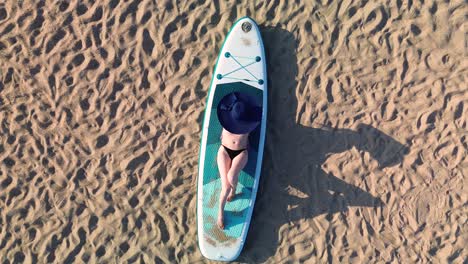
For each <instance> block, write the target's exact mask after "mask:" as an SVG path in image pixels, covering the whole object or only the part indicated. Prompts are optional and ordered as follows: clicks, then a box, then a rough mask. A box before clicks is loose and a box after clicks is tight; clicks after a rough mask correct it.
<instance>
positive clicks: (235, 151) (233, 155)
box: [222, 145, 246, 160]
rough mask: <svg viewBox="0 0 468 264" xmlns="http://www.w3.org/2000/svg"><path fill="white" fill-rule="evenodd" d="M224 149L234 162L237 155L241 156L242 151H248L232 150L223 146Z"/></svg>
mask: <svg viewBox="0 0 468 264" xmlns="http://www.w3.org/2000/svg"><path fill="white" fill-rule="evenodd" d="M222 146H223V147H224V149H225V150H226V152H227V154H228V155H229V157H230V158H231V160H233V159H234V158H235V157H236V156H237V155H239V154H241V153H242V151H244V150H246V149H239V150H232V149H230V148H228V147H226V146H224V145H222Z"/></svg>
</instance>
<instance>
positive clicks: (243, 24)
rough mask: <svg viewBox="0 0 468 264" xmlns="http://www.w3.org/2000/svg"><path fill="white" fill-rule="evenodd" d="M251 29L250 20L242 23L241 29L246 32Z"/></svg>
mask: <svg viewBox="0 0 468 264" xmlns="http://www.w3.org/2000/svg"><path fill="white" fill-rule="evenodd" d="M251 29H252V24H250V22H244V23H242V30H243V31H244V32H245V33H247V32H249V31H250V30H251Z"/></svg>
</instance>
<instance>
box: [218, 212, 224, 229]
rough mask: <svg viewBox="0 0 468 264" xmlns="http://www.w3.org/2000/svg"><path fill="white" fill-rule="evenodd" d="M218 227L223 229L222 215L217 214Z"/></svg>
mask: <svg viewBox="0 0 468 264" xmlns="http://www.w3.org/2000/svg"><path fill="white" fill-rule="evenodd" d="M217 224H218V227H219V228H221V229H224V216H223V214H222V213H220V214H218V222H217Z"/></svg>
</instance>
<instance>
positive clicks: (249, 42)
mask: <svg viewBox="0 0 468 264" xmlns="http://www.w3.org/2000/svg"><path fill="white" fill-rule="evenodd" d="M266 77H267V76H266V62H265V51H264V48H263V42H262V37H261V35H260V31H259V29H258V26H257V24H256V23H255V21H253V20H252V19H251V18H249V17H243V18H241V19H239V20H237V21H236V22H235V23H234V25H233V26H232V28H231V30H230V31H229V33H228V35H227V37H226V39H225V41H224V44H223V46H222V48H221V51H220V52H219V55H218V60H217V63H216V66H215V69H214V74H213V78H212V80H211V85H210V89H209V92H208V98H207V103H206V109H205V118H204V121H203V127H202V136H201V142H200V154H199V170H198V190H197V225H198V244H199V248H200V251H201V253H202V254H203V256H205V257H206V258H208V259H211V260H218V261H232V260H234V259H236V258H237V257H238V256H239V254H240V252H241V251H242V247H243V246H244V243H245V239H246V237H247V232H248V230H249V224H250V220H251V217H252V211H253V208H254V204H255V197H256V194H257V189H258V184H259V179H260V171H261V165H262V158H263V148H264V142H265V130H266V117H267V82H266V80H267V78H266ZM231 92H242V93H248V94H250V95H251V96H253V97H254V98H255V99H256V100H257V101H258V103H259V105H260V104H261V105H262V109H263V110H262V111H263V112H262V121H261V123H260V125H259V126H258V127H257V128H256V130H254V131H253V132H251V133H250V136H249V149H248V151H249V155H248V157H249V161H248V162H247V165H246V166H245V168H244V169H243V170H242V171H241V173H240V174H239V182H238V184H237V190H236V193H240V194H239V195H236V197H235V198H234V199H233V200H232V201H230V202H226V205H225V209H224V225H225V228H224V229H220V228H219V227H218V226H217V224H216V219H217V215H218V207H219V195H220V192H221V178H220V175H219V171H218V165H217V162H216V156H217V153H218V149H219V147H220V144H221V142H220V135H221V130H222V127H221V124H220V123H219V120H218V117H217V112H216V109H217V106H218V103H219V101H220V100H221V98H223V97H224V96H225V95H227V94H229V93H231Z"/></svg>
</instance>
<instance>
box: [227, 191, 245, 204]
mask: <svg viewBox="0 0 468 264" xmlns="http://www.w3.org/2000/svg"><path fill="white" fill-rule="evenodd" d="M239 194H241V193H237V194H236V192H231V193H229V196H228V198H227V199H226V200H227V201H228V202H230V201H232V199H234V198H235V197H236V196H237V195H239Z"/></svg>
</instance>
